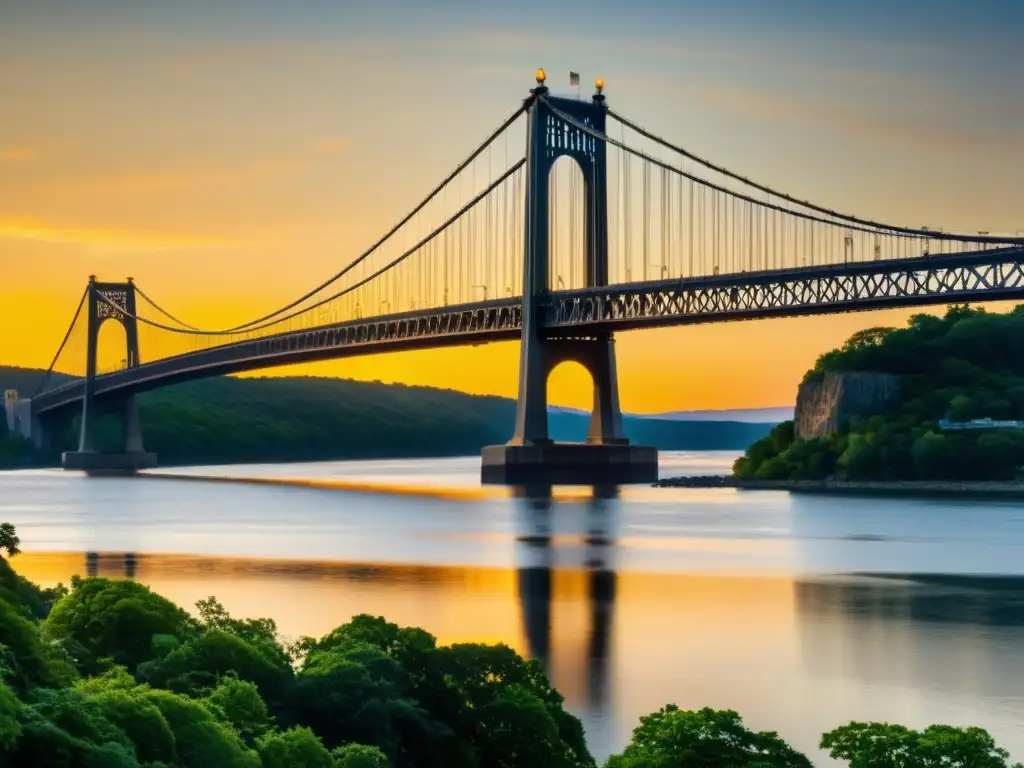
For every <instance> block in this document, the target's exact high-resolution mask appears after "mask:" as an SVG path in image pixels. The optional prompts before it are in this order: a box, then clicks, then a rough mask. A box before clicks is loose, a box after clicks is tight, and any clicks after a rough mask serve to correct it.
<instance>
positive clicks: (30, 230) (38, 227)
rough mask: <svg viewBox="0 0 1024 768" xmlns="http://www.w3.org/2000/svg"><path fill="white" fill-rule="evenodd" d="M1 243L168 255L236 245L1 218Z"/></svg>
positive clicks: (199, 238)
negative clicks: (180, 251)
mask: <svg viewBox="0 0 1024 768" xmlns="http://www.w3.org/2000/svg"><path fill="white" fill-rule="evenodd" d="M0 239H8V240H23V241H31V242H37V243H49V244H52V245H79V246H84V247H86V248H90V249H95V250H108V251H112V250H131V251H168V250H183V249H198V248H204V249H205V248H224V247H230V246H234V245H238V244H239V241H238V240H237V239H234V238H227V237H221V236H211V235H198V234H192V233H188V234H177V233H169V232H154V231H147V230H132V229H122V228H117V227H92V226H75V225H64V224H56V223H53V222H49V221H44V220H40V219H4V218H0Z"/></svg>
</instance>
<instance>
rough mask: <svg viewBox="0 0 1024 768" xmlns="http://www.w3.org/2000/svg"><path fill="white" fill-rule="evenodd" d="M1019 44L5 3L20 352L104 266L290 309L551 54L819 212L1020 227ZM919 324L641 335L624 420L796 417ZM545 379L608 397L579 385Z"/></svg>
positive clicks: (869, 27)
mask: <svg viewBox="0 0 1024 768" xmlns="http://www.w3.org/2000/svg"><path fill="white" fill-rule="evenodd" d="M1022 50H1024V3H1022V2H1020V0H976V2H973V3H963V2H959V1H957V0H889V2H882V1H881V0H864V1H862V2H858V3H816V2H811V1H810V0H788V1H773V0H767V1H761V0H721V1H719V2H715V3H711V2H673V3H666V2H663V0H631V1H630V2H615V3H612V2H605V1H604V0H596V1H595V0H590V1H588V2H582V1H578V0H567V1H563V2H559V3H537V2H534V1H533V0H526V2H518V3H507V2H491V1H490V0H475V1H473V2H470V0H445V2H441V1H440V0H438V1H437V2H432V3H424V2H412V0H376V1H375V2H355V1H354V0H351V1H349V2H345V1H344V0H331V1H328V0H304V1H303V2H297V3H284V2H270V0H244V2H243V1H242V0H237V1H229V0H218V1H217V2H215V3H212V2H207V1H200V0H176V1H175V2H160V3H158V2H135V1H129V0H123V1H116V2H115V1H114V0H48V2H45V3H43V2H36V1H34V0H6V2H3V3H2V4H0V363H3V364H13V365H25V366H39V367H45V366H46V365H47V364H48V363H49V358H50V357H51V356H52V354H53V351H54V350H55V348H56V346H57V344H58V343H59V341H60V338H61V335H62V333H63V330H64V328H65V326H66V324H67V322H68V320H69V319H70V316H71V313H72V312H73V310H74V307H75V304H76V302H77V300H78V297H79V295H80V294H81V292H82V289H83V288H84V285H85V282H86V279H87V276H88V275H89V274H91V273H97V274H98V275H100V276H101V277H104V278H108V279H121V278H123V277H124V276H126V275H129V274H130V275H133V276H134V277H135V279H136V280H137V281H139V283H140V284H143V285H145V286H146V287H147V290H148V292H149V293H151V294H152V295H153V296H154V298H158V300H161V301H162V302H165V303H166V304H167V305H168V308H170V309H172V311H174V312H176V313H180V314H181V315H184V316H186V318H187V319H193V320H195V321H196V322H200V323H208V324H213V325H221V326H222V325H225V324H228V323H231V322H236V321H240V320H245V319H249V318H250V317H252V316H254V315H256V314H262V313H263V312H265V311H268V310H269V309H271V308H273V307H275V306H276V305H278V304H281V303H283V302H284V301H287V300H289V299H291V298H294V296H295V295H296V294H297V293H301V292H302V291H303V290H305V289H306V288H308V287H311V286H312V285H314V284H316V283H319V282H320V281H321V280H322V279H323V278H324V277H325V276H327V275H329V274H332V273H333V272H335V271H336V270H337V269H338V268H340V266H342V265H343V264H344V263H346V262H347V261H348V260H349V259H350V258H352V257H353V256H354V255H356V254H357V253H358V252H360V251H361V250H362V249H363V248H365V247H366V245H368V244H369V243H370V242H372V241H373V239H375V236H377V235H379V234H380V233H381V232H383V231H384V230H386V229H387V228H388V227H389V226H390V225H391V224H392V223H393V222H394V221H395V220H397V219H398V218H399V217H400V216H401V215H402V214H404V213H405V211H406V210H407V209H408V208H409V207H411V206H412V205H413V204H414V203H415V202H416V201H418V200H419V199H420V198H421V197H422V196H423V195H424V194H425V193H426V192H427V191H428V190H429V189H430V188H431V187H433V185H434V184H435V183H436V182H437V181H439V180H440V179H441V178H442V177H443V176H444V175H445V173H446V172H447V171H448V170H450V168H451V167H453V166H454V165H455V164H456V163H457V162H458V161H459V160H461V159H462V157H463V156H464V155H465V154H466V153H467V152H468V151H469V150H470V149H471V148H472V147H473V146H475V144H476V143H478V142H479V140H480V139H481V138H482V137H483V136H485V135H486V134H487V133H488V131H489V130H490V129H492V128H493V127H494V126H496V125H497V124H498V123H500V121H501V120H502V119H504V117H506V116H507V115H508V114H509V113H510V111H511V110H512V109H513V108H514V107H515V105H516V103H517V101H518V100H520V99H521V98H522V97H523V96H524V95H525V94H526V93H527V91H528V89H529V88H530V87H531V86H532V82H533V72H534V70H535V68H536V67H538V66H544V67H545V68H546V69H547V71H548V73H549V77H550V84H551V85H553V86H556V87H564V86H565V85H566V82H567V77H568V72H569V70H570V69H572V70H575V71H577V72H580V73H581V74H582V76H583V78H584V81H585V82H589V81H592V80H593V78H594V77H597V76H601V77H603V78H604V79H605V80H606V82H607V91H606V92H607V96H608V99H609V102H610V103H611V104H612V105H613V106H614V107H615V108H616V109H617V110H619V111H621V112H622V113H624V114H626V115H628V116H630V117H631V118H633V119H635V120H636V121H637V122H639V123H641V124H643V125H646V126H649V127H651V128H653V129H654V130H655V131H656V132H658V133H661V134H663V135H666V136H668V137H670V138H672V139H673V140H675V141H677V142H679V143H681V144H683V145H684V146H686V147H688V148H689V149H691V150H693V151H694V152H697V153H698V154H701V155H704V156H707V157H711V158H713V159H714V160H716V161H718V162H721V163H723V164H725V165H727V166H730V167H732V168H734V169H736V170H739V171H740V172H742V173H744V174H745V175H747V176H750V177H753V178H756V179H758V180H760V181H763V182H766V183H769V184H772V185H777V186H779V187H781V188H784V189H788V190H790V191H792V192H794V193H795V194H799V195H800V196H802V197H806V198H810V199H813V200H815V201H816V202H819V203H824V204H828V205H830V206H832V207H835V208H837V209H840V210H844V211H852V212H856V213H857V214H859V215H863V216H866V217H868V218H874V219H880V220H885V221H889V222H892V223H896V224H906V225H913V226H920V225H927V226H933V227H934V226H942V227H944V228H946V229H957V230H964V231H976V230H991V231H993V232H1008V233H1015V232H1018V231H1020V232H1022V233H1024V56H1022V55H1021V51H1022ZM908 314H909V313H908V312H885V313H871V314H856V315H845V316H832V317H821V318H804V319H794V320H775V321H760V322H746V323H733V324H728V325H714V326H704V327H694V328H677V329H668V330H658V331H644V332H635V333H632V334H622V335H620V336H619V337H618V352H619V376H620V386H621V395H622V403H623V407H624V409H626V410H628V411H633V412H647V413H652V412H659V411H667V410H679V409H691V408H730V407H753V406H768V405H782V404H789V403H792V402H793V400H794V397H795V388H796V385H797V383H798V381H799V378H800V376H801V374H802V373H803V371H804V370H805V369H806V368H807V367H808V366H809V365H810V364H812V363H813V361H814V358H815V357H816V356H817V355H818V354H819V353H820V352H821V351H824V350H826V349H828V348H831V347H833V346H835V345H837V344H839V343H841V342H842V341H843V340H844V339H845V338H846V337H847V336H848V335H849V334H850V333H852V332H853V331H855V330H858V329H860V328H863V327H867V326H871V325H892V324H897V323H901V322H903V320H904V319H905V318H906V317H907V315H908ZM145 354H146V351H145V350H144V349H143V350H142V355H143V358H145ZM517 361H518V358H517V345H515V344H503V345H494V346H490V347H473V348H466V349H451V350H441V351H430V352H422V353H406V354H401V355H391V356H374V357H367V358H361V359H356V360H345V361H338V362H333V363H323V364H319V365H316V366H306V367H303V368H301V369H300V370H299V371H298V372H301V373H307V374H316V375H331V376H344V377H351V378H360V379H381V380H384V381H403V382H407V383H419V384H429V385H434V386H443V387H452V388H457V389H462V390H466V391H470V392H486V393H494V394H502V395H509V396H512V395H514V394H515V387H516V365H517ZM294 372H296V371H295V369H292V370H290V371H289V370H285V369H279V370H277V371H275V373H294ZM551 387H552V399H553V400H554V401H555V402H556V403H559V404H563V405H572V406H586V405H589V390H588V388H587V387H586V379H585V374H583V373H582V371H574V370H565V371H563V370H561V369H560V370H559V371H557V372H556V373H555V375H554V376H553V378H552V381H551Z"/></svg>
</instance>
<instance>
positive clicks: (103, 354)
mask: <svg viewBox="0 0 1024 768" xmlns="http://www.w3.org/2000/svg"><path fill="white" fill-rule="evenodd" d="M127 367H128V332H127V330H125V327H124V325H122V324H121V323H120V322H118V321H117V320H113V319H106V320H104V321H103V322H102V323H101V324H100V328H99V333H98V334H97V338H96V373H97V374H98V375H102V374H104V373H113V372H114V371H121V370H124V369H125V368H127Z"/></svg>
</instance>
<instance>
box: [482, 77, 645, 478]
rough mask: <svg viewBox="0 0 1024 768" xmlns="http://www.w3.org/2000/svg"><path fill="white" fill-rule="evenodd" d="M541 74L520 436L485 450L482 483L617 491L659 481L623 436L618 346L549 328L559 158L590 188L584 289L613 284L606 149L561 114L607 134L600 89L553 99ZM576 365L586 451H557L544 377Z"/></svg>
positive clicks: (532, 155) (534, 101)
mask: <svg viewBox="0 0 1024 768" xmlns="http://www.w3.org/2000/svg"><path fill="white" fill-rule="evenodd" d="M544 81H545V74H544V71H543V70H538V72H537V87H536V88H534V89H533V90H532V91H531V94H530V97H529V99H528V100H527V110H528V112H527V139H526V208H525V210H526V221H525V228H526V232H525V253H524V265H523V269H524V274H523V331H522V344H521V347H520V356H519V399H518V404H517V407H516V423H515V433H514V435H513V437H512V440H511V441H510V442H509V444H508V445H495V446H488V447H486V448H484V452H483V465H482V473H481V477H482V480H483V482H484V483H496V484H513V485H518V484H521V483H525V484H533V483H539V484H541V485H545V484H573V485H592V484H620V483H642V482H654V481H655V480H657V479H658V455H657V451H656V450H655V449H653V448H646V447H639V446H631V445H629V441H628V440H627V439H626V436H625V433H624V432H623V429H622V413H621V411H620V409H619V389H618V379H617V376H616V371H615V341H614V339H613V338H612V334H611V332H609V331H596V332H590V333H587V334H586V335H585V336H581V335H579V334H573V335H571V336H570V335H565V334H564V333H563V334H562V335H556V334H554V333H552V332H551V331H549V329H547V328H546V320H547V317H546V313H547V312H548V310H549V305H550V304H551V301H550V293H549V289H548V285H549V269H550V264H551V259H550V253H549V242H550V240H549V228H550V220H549V213H548V212H549V208H548V202H549V200H548V187H549V177H550V174H551V170H552V168H553V167H554V164H555V162H556V161H557V160H558V159H559V158H561V157H570V158H572V159H573V160H574V161H575V162H576V163H577V164H578V165H579V167H580V170H581V171H582V175H583V182H584V189H583V197H584V210H585V216H584V221H585V225H584V226H585V229H584V255H585V259H586V264H585V265H584V276H585V280H586V287H588V288H599V287H602V286H606V285H607V284H608V215H607V206H608V192H607V176H608V172H607V161H606V146H605V143H604V142H603V141H600V140H598V139H597V138H595V137H594V136H592V135H591V134H590V133H587V132H585V131H583V130H581V129H580V128H579V127H578V126H577V125H571V124H569V123H567V122H566V121H565V120H564V119H562V117H560V116H559V114H558V113H561V114H562V115H565V116H567V117H568V118H570V119H571V120H573V121H575V122H576V123H577V124H579V125H583V126H586V127H587V128H589V129H591V130H593V131H594V132H596V133H601V134H603V133H604V132H605V120H606V117H607V109H606V107H605V103H604V94H603V89H604V83H603V82H602V81H600V80H598V82H597V83H596V84H595V85H596V88H597V92H596V93H595V94H594V96H593V98H592V99H591V100H590V101H579V100H575V99H564V98H559V97H555V96H551V95H550V94H549V92H548V89H547V86H545V85H544ZM568 360H572V361H575V362H578V363H580V364H581V365H582V366H583V367H584V368H586V369H587V371H588V372H589V373H590V375H591V377H592V379H593V382H594V404H593V408H592V411H591V415H590V428H589V430H588V433H587V442H586V443H585V444H574V443H555V442H553V441H552V440H551V439H550V437H549V433H548V410H547V409H548V393H547V382H548V376H549V375H550V373H551V371H552V370H554V368H555V367H556V366H558V365H559V364H561V363H563V362H566V361H568Z"/></svg>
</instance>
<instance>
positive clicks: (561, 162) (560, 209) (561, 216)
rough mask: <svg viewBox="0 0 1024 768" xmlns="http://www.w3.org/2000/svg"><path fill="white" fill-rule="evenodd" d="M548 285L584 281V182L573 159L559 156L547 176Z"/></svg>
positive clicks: (578, 285)
mask: <svg viewBox="0 0 1024 768" xmlns="http://www.w3.org/2000/svg"><path fill="white" fill-rule="evenodd" d="M548 265H549V268H548V288H549V289H550V290H552V291H564V290H569V289H573V288H584V287H585V286H586V284H587V182H586V178H585V177H584V175H583V169H582V168H581V167H580V163H579V161H578V160H576V158H574V157H572V156H571V155H562V156H561V157H559V158H558V159H557V160H555V162H554V164H553V165H552V166H551V171H550V174H549V175H548Z"/></svg>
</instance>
